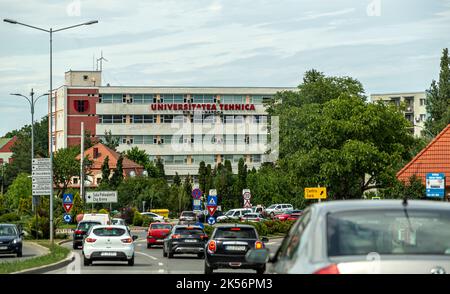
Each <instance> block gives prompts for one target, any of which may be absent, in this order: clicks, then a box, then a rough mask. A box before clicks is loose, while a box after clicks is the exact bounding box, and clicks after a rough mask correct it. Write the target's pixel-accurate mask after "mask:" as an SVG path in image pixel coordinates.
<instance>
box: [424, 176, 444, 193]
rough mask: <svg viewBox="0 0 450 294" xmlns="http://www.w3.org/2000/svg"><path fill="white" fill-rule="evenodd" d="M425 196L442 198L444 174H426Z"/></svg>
mask: <svg viewBox="0 0 450 294" xmlns="http://www.w3.org/2000/svg"><path fill="white" fill-rule="evenodd" d="M426 192H427V197H439V198H444V195H445V174H444V173H428V174H427V176H426Z"/></svg>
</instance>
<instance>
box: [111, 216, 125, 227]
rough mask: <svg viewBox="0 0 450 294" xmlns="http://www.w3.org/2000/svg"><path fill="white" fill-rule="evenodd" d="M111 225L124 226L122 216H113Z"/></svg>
mask: <svg viewBox="0 0 450 294" xmlns="http://www.w3.org/2000/svg"><path fill="white" fill-rule="evenodd" d="M111 224H112V225H119V226H126V224H125V220H124V219H122V218H113V219H112V220H111Z"/></svg>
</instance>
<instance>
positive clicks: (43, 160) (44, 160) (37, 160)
mask: <svg viewBox="0 0 450 294" xmlns="http://www.w3.org/2000/svg"><path fill="white" fill-rule="evenodd" d="M31 162H32V163H33V164H38V165H42V164H48V165H50V158H33V160H32V161H31Z"/></svg>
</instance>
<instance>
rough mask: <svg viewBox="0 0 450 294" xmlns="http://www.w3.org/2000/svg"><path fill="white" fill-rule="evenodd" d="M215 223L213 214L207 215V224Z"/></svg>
mask: <svg viewBox="0 0 450 294" xmlns="http://www.w3.org/2000/svg"><path fill="white" fill-rule="evenodd" d="M215 223H216V218H215V217H213V216H210V217H208V224H209V225H211V226H212V225H214V224H215Z"/></svg>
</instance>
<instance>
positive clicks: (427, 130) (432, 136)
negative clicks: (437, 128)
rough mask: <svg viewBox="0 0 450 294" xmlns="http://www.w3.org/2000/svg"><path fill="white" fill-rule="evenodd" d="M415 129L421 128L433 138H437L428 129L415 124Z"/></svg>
mask: <svg viewBox="0 0 450 294" xmlns="http://www.w3.org/2000/svg"><path fill="white" fill-rule="evenodd" d="M413 127H417V128H421V129H422V130H424V131H426V132H427V133H428V134H429V135H430V136H431V138H434V137H436V135H434V134H433V133H432V132H431V131H430V130H428V129H426V128H424V127H422V126H419V125H415V124H413Z"/></svg>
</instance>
